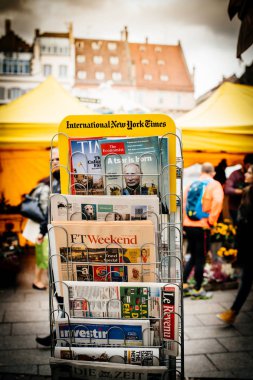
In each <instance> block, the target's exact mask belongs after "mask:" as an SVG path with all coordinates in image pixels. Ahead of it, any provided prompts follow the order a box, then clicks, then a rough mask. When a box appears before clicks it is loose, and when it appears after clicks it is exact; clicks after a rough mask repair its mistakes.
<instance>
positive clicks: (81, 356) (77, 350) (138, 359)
mask: <svg viewBox="0 0 253 380" xmlns="http://www.w3.org/2000/svg"><path fill="white" fill-rule="evenodd" d="M54 353H55V357H56V358H59V359H69V360H84V361H91V362H93V361H97V362H110V363H122V364H136V365H149V366H153V365H159V357H160V353H159V348H155V347H148V348H146V347H130V348H129V347H117V348H115V347H106V348H103V347H72V348H69V347H68V348H63V347H55V352H54Z"/></svg>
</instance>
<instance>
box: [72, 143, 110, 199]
mask: <svg viewBox="0 0 253 380" xmlns="http://www.w3.org/2000/svg"><path fill="white" fill-rule="evenodd" d="M98 141H99V140H98V139H83V138H79V139H72V138H70V139H69V152H70V171H71V186H70V187H71V191H70V193H71V194H86V195H90V194H97V195H98V194H99V195H102V194H104V183H103V176H102V170H101V158H100V148H99V144H98Z"/></svg>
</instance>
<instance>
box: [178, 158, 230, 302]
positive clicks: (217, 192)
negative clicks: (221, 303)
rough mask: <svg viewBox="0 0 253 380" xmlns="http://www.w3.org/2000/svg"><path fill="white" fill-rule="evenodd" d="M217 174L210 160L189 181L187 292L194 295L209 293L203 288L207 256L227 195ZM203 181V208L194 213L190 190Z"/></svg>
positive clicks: (185, 224) (185, 212)
mask: <svg viewBox="0 0 253 380" xmlns="http://www.w3.org/2000/svg"><path fill="white" fill-rule="evenodd" d="M214 175H215V171H214V167H213V165H212V164H211V163H209V162H206V163H204V164H203V165H202V168H201V175H200V177H199V179H198V180H197V181H194V182H193V183H192V184H190V185H188V186H187V187H186V188H185V191H184V198H183V199H184V204H183V228H184V234H185V236H186V238H187V242H188V251H189V252H190V259H189V260H188V261H187V262H186V265H185V268H184V273H183V282H184V293H185V295H186V294H188V293H189V294H190V295H192V296H205V295H206V292H205V290H204V289H203V288H202V282H203V274H204V266H205V262H206V256H207V252H208V251H209V249H210V229H211V227H212V226H213V225H214V223H216V222H217V220H218V218H219V215H220V212H221V210H222V206H223V198H224V193H223V189H222V186H221V184H220V183H219V182H218V181H216V180H214V179H213V177H214ZM200 183H201V184H205V187H203V189H202V195H201V199H200V200H199V202H200V204H201V208H202V209H201V212H199V215H200V216H199V217H197V216H196V217H194V216H191V215H190V211H189V210H188V205H189V194H190V192H192V191H193V192H195V189H196V186H199V184H200ZM194 186H195V188H194ZM187 197H188V199H187ZM196 203H197V202H196ZM193 268H194V279H195V286H194V289H193V290H191V291H190V289H189V287H188V284H187V280H188V277H189V275H190V273H191V271H192V269H193Z"/></svg>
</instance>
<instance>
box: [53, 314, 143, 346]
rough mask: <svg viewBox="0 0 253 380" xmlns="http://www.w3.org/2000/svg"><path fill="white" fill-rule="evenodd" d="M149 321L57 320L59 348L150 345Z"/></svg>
mask: <svg viewBox="0 0 253 380" xmlns="http://www.w3.org/2000/svg"><path fill="white" fill-rule="evenodd" d="M149 327H150V323H149V320H147V319H146V320H141V319H139V320H134V319H133V320H131V323H129V322H128V321H124V320H120V319H83V318H82V319H81V318H79V319H78V318H75V319H72V318H70V319H69V318H61V319H57V320H56V340H57V346H62V347H65V346H68V344H70V345H71V346H73V345H75V344H87V345H92V344H96V345H111V344H121V345H126V346H142V345H143V346H149V345H150V329H149Z"/></svg>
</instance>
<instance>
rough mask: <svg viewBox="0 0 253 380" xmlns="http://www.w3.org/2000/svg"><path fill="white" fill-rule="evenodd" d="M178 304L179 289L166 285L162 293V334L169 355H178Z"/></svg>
mask: <svg viewBox="0 0 253 380" xmlns="http://www.w3.org/2000/svg"><path fill="white" fill-rule="evenodd" d="M178 305H179V289H178V287H177V286H171V285H170V284H168V285H166V286H165V287H164V288H163V295H162V314H163V326H162V330H163V331H162V336H163V340H164V341H165V352H166V354H167V355H170V356H177V355H178V339H179V336H178V329H179V325H178V319H179V316H178V312H179V309H178Z"/></svg>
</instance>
